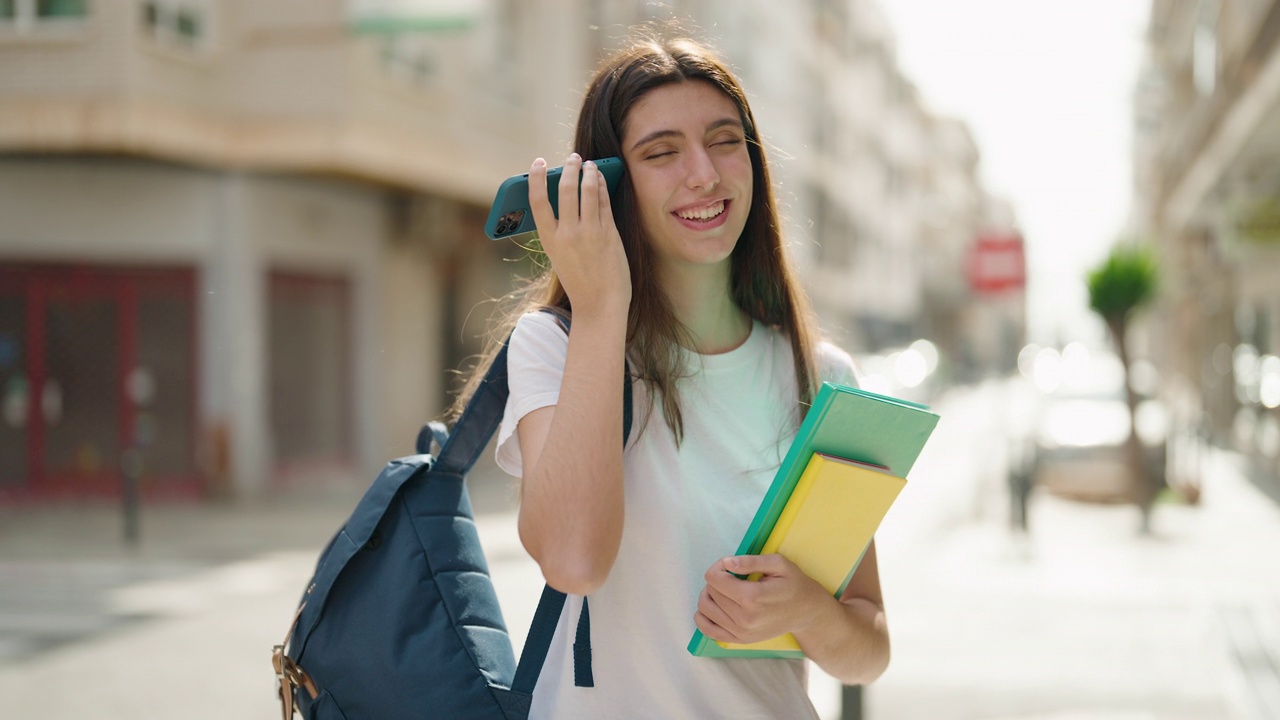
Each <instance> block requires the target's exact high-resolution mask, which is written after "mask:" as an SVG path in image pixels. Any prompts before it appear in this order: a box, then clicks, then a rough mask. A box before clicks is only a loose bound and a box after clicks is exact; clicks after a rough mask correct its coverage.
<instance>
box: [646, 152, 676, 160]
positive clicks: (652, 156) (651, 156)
mask: <svg viewBox="0 0 1280 720" xmlns="http://www.w3.org/2000/svg"><path fill="white" fill-rule="evenodd" d="M675 154H676V151H675V150H655V151H653V152H651V153H649V154H648V155H645V156H644V159H645V160H657V159H658V158H664V157H666V156H668V155H675Z"/></svg>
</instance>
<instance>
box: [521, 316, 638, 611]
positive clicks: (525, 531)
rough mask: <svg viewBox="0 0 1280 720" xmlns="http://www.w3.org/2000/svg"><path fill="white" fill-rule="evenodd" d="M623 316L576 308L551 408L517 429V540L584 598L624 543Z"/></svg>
mask: <svg viewBox="0 0 1280 720" xmlns="http://www.w3.org/2000/svg"><path fill="white" fill-rule="evenodd" d="M626 325H627V318H626V312H625V308H624V309H623V311H622V313H621V317H617V316H616V315H614V316H611V315H610V314H609V313H607V312H591V311H586V310H585V309H584V310H577V309H575V311H574V314H573V324H572V326H571V329H570V331H569V351H568V358H567V359H566V360H565V369H564V380H563V382H562V384H561V386H560V399H559V400H558V401H557V404H556V405H553V406H551V407H544V408H541V409H538V410H534V411H533V412H530V413H529V414H528V415H525V416H524V417H523V418H522V419H521V420H520V423H519V425H517V428H516V432H517V434H518V435H519V438H520V452H521V455H522V456H523V464H524V473H523V476H524V477H523V480H522V481H521V490H520V518H519V528H520V540H521V542H523V543H524V546H525V549H526V550H528V551H529V554H530V555H531V556H532V557H533V559H534V560H536V561H537V563H538V565H539V566H540V567H541V568H542V575H543V577H544V578H546V581H547V584H548V585H550V586H551V587H553V588H555V589H557V590H559V591H561V592H565V593H571V594H574V595H587V594H589V593H590V592H592V591H593V590H595V589H596V588H598V587H599V586H600V584H601V583H603V582H604V580H605V577H606V576H607V575H608V573H609V569H610V568H611V567H612V566H613V560H614V558H615V557H616V556H617V554H618V545H619V543H620V542H621V540H622V516H623V502H622V432H621V418H622V384H621V383H620V382H619V378H621V377H622V372H623V367H624V365H623V347H624V341H625V335H626Z"/></svg>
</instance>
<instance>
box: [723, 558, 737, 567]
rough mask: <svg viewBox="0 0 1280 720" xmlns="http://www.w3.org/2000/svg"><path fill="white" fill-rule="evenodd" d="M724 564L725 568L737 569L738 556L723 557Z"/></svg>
mask: <svg viewBox="0 0 1280 720" xmlns="http://www.w3.org/2000/svg"><path fill="white" fill-rule="evenodd" d="M724 566H725V567H727V568H729V569H730V570H737V569H738V558H736V557H729V558H725V559H724Z"/></svg>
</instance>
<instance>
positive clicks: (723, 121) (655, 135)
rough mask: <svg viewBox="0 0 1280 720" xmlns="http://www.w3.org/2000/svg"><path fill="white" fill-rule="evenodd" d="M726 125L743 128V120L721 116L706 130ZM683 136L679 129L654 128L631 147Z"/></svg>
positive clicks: (709, 130)
mask: <svg viewBox="0 0 1280 720" xmlns="http://www.w3.org/2000/svg"><path fill="white" fill-rule="evenodd" d="M725 126H733V127H736V128H739V129H741V128H742V121H741V120H739V119H737V118H732V117H726V118H720V119H719V120H716V121H715V122H713V123H711V124H710V125H708V126H707V129H706V131H705V132H708V133H710V132H714V131H716V130H719V129H720V128H722V127H725ZM683 136H684V133H682V132H680V131H679V130H670V129H666V130H654V131H653V132H651V133H649V134H648V135H645V136H644V137H642V138H640V139H639V140H637V141H635V142H634V143H633V144H632V145H631V149H632V150H635V149H636V148H638V147H640V146H641V145H644V144H646V143H651V142H653V141H654V140H661V139H663V138H668V137H683Z"/></svg>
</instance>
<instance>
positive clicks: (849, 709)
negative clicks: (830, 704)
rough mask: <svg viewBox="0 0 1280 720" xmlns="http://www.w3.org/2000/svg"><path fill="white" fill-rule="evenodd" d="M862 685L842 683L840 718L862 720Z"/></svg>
mask: <svg viewBox="0 0 1280 720" xmlns="http://www.w3.org/2000/svg"><path fill="white" fill-rule="evenodd" d="M862 717H863V716H862V686H861V685H842V686H841V688H840V720H862Z"/></svg>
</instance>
